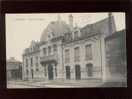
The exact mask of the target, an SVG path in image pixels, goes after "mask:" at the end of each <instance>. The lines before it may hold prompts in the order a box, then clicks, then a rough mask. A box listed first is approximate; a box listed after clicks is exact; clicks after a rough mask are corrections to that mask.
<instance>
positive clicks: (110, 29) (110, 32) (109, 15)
mask: <svg viewBox="0 0 132 99" xmlns="http://www.w3.org/2000/svg"><path fill="white" fill-rule="evenodd" d="M108 28H109V35H110V34H112V32H113V30H112V29H113V28H112V12H109V13H108Z"/></svg>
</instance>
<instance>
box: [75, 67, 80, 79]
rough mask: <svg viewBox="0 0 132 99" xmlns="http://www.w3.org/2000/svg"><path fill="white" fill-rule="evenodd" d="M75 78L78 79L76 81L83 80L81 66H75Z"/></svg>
mask: <svg viewBox="0 0 132 99" xmlns="http://www.w3.org/2000/svg"><path fill="white" fill-rule="evenodd" d="M75 78H76V80H80V79H81V68H80V65H76V66H75Z"/></svg>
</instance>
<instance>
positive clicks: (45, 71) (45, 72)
mask: <svg viewBox="0 0 132 99" xmlns="http://www.w3.org/2000/svg"><path fill="white" fill-rule="evenodd" d="M44 75H45V77H46V76H47V70H46V66H44Z"/></svg>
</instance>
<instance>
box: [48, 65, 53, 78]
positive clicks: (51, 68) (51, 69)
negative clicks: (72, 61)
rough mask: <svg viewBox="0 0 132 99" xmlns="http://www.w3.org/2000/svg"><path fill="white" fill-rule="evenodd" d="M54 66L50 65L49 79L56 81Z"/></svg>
mask: <svg viewBox="0 0 132 99" xmlns="http://www.w3.org/2000/svg"><path fill="white" fill-rule="evenodd" d="M53 73H54V72H53V65H51V64H49V65H48V79H49V80H53V79H54V74H53Z"/></svg>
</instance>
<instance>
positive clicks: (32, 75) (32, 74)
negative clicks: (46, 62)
mask: <svg viewBox="0 0 132 99" xmlns="http://www.w3.org/2000/svg"><path fill="white" fill-rule="evenodd" d="M31 77H32V79H33V78H34V71H33V69H31Z"/></svg>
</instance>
